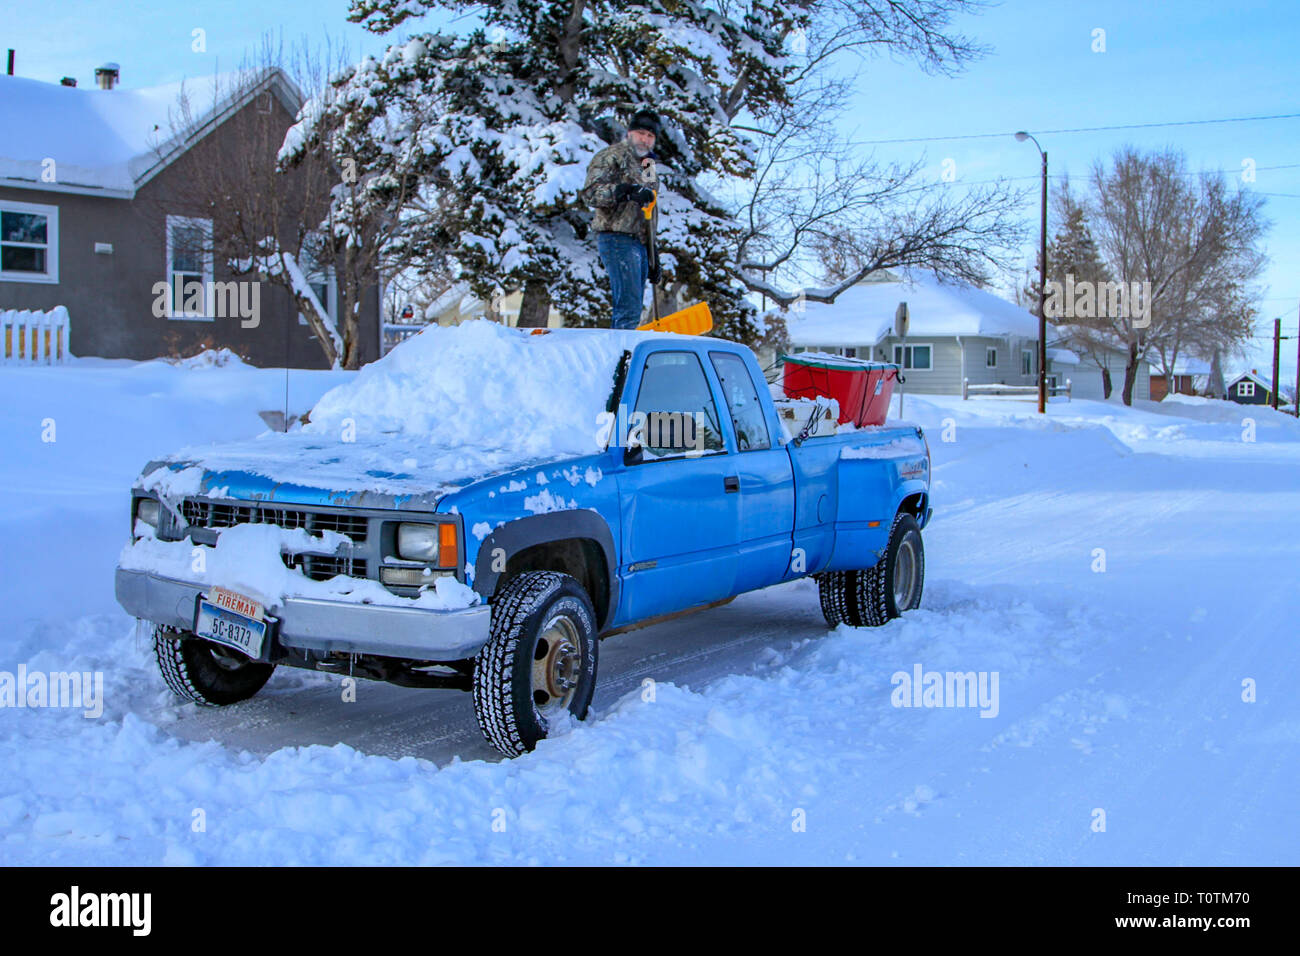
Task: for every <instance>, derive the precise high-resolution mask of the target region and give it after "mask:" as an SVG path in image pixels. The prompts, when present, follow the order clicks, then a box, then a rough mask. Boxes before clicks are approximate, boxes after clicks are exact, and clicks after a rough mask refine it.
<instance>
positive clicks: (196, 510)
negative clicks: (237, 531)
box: [181, 499, 256, 528]
mask: <svg viewBox="0 0 1300 956" xmlns="http://www.w3.org/2000/svg"><path fill="white" fill-rule="evenodd" d="M181 515H182V516H183V517H184V518H185V520H186V521H187V522H189V523H190V524H191V525H196V526H198V527H200V528H232V527H234V526H235V525H237V524H248V523H249V522H251V521H254V520H256V519H255V518H254V517H253V506H252V505H227V504H221V503H220V502H216V501H194V500H193V499H187V500H185V501H182V502H181Z"/></svg>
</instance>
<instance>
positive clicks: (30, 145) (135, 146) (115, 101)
mask: <svg viewBox="0 0 1300 956" xmlns="http://www.w3.org/2000/svg"><path fill="white" fill-rule="evenodd" d="M276 78H277V79H279V80H281V81H283V82H281V83H276V84H274V86H275V88H276V90H277V92H278V93H280V95H281V98H282V99H284V98H285V93H286V91H288V92H289V95H290V97H292V96H293V95H296V90H290V87H289V86H288V84H287V81H284V77H283V75H282V74H279V73H278V71H277V73H276ZM238 80H239V76H238V74H235V73H225V74H216V75H213V76H208V77H199V78H195V79H187V80H184V81H183V82H182V83H170V84H167V85H165V86H154V87H149V88H146V89H138V90H133V89H123V88H122V87H120V86H119V87H116V88H115V89H111V90H101V89H99V88H98V87H84V88H83V87H69V86H61V85H59V84H57V83H44V82H41V81H40V80H32V79H28V78H26V77H20V76H0V130H4V135H3V136H0V183H5V184H7V185H10V186H17V185H21V186H22V187H24V188H29V189H46V190H54V191H60V192H93V193H103V194H107V195H114V196H119V197H124V198H130V197H131V196H134V194H135V190H136V189H137V188H138V187H139V186H140V185H142V184H143V183H144V182H145V181H147V179H148V178H149V177H150V175H151V174H152V173H153V172H154V171H156V170H157V169H159V168H161V167H162V166H165V165H166V162H167V161H169V159H168V158H164V157H169V154H172V153H173V152H174V150H175V146H176V145H177V144H176V143H175V142H174V141H175V140H176V123H175V122H174V121H177V120H179V118H180V96H181V91H182V87H183V89H184V92H185V95H186V98H187V99H188V101H189V106H190V112H191V114H192V116H193V117H194V118H196V119H197V118H200V117H202V118H204V119H206V118H208V117H209V116H213V115H220V114H221V113H223V112H225V111H226V110H227V109H229V108H230V107H231V106H232V105H235V103H234V100H235V95H234V94H235V92H236V91H237V90H239V89H240V83H239V82H238ZM242 92H243V93H244V95H245V97H246V96H247V95H248V94H249V93H251V92H252V90H251V89H250V86H249V85H248V84H244V85H243V90H242ZM296 110H297V105H296V104H294V105H293V107H292V110H291V111H296ZM50 160H53V167H52V168H51V166H50V162H49V161H50ZM51 175H52V176H53V181H52V182H51V181H49V180H50V177H51Z"/></svg>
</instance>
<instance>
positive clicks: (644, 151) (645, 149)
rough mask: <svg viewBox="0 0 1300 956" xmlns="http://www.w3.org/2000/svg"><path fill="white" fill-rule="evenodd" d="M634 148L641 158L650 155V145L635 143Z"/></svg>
mask: <svg viewBox="0 0 1300 956" xmlns="http://www.w3.org/2000/svg"><path fill="white" fill-rule="evenodd" d="M632 149H633V150H635V151H636V154H637V157H638V158H640V159H645V158H646V157H647V156H649V155H650V147H649V146H642V145H640V144H638V143H633V144H632Z"/></svg>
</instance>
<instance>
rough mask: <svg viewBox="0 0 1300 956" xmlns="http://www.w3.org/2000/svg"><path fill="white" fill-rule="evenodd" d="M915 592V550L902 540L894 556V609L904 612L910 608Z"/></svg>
mask: <svg viewBox="0 0 1300 956" xmlns="http://www.w3.org/2000/svg"><path fill="white" fill-rule="evenodd" d="M915 590H916V548H914V547H913V546H912V542H911V541H910V540H908V539H907V538H904V539H903V541H902V543H900V544H899V546H898V554H897V555H895V556H894V607H895V608H897V609H898V610H899V611H906V610H908V609H909V608H910V607H911V606H912V595H913V593H914V592H915Z"/></svg>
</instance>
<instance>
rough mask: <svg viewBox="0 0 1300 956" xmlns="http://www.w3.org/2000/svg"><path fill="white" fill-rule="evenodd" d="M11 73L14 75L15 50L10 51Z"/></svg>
mask: <svg viewBox="0 0 1300 956" xmlns="http://www.w3.org/2000/svg"><path fill="white" fill-rule="evenodd" d="M9 75H10V76H13V75H14V51H13V50H10V51H9Z"/></svg>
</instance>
